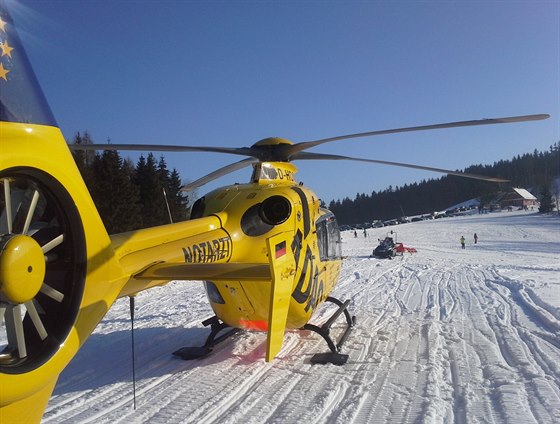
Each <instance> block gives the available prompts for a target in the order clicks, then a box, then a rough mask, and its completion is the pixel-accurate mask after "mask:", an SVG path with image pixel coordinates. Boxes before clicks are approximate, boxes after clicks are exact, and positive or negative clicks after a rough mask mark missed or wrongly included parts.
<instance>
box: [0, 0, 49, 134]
mask: <svg viewBox="0 0 560 424" xmlns="http://www.w3.org/2000/svg"><path fill="white" fill-rule="evenodd" d="M0 121H4V122H21V123H26V124H39V125H49V126H52V127H56V126H57V124H56V121H55V119H54V116H53V114H52V112H51V109H50V108H49V105H48V103H47V100H46V98H45V96H44V94H43V91H42V90H41V87H40V86H39V83H38V82H37V78H36V77H35V73H34V72H33V69H32V68H31V64H30V63H29V59H28V58H27V55H26V53H25V50H24V49H23V46H22V44H21V41H20V39H19V36H18V34H17V32H16V30H15V28H14V24H13V21H12V18H11V16H10V15H9V13H8V11H7V9H6V7H5V2H4V0H0Z"/></svg>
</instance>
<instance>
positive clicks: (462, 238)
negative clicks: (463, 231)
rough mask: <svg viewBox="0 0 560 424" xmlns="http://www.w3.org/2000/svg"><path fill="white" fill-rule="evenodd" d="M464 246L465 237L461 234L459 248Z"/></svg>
mask: <svg viewBox="0 0 560 424" xmlns="http://www.w3.org/2000/svg"><path fill="white" fill-rule="evenodd" d="M464 248H465V237H463V236H461V249H464Z"/></svg>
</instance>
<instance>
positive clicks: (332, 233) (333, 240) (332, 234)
mask: <svg viewBox="0 0 560 424" xmlns="http://www.w3.org/2000/svg"><path fill="white" fill-rule="evenodd" d="M327 231H328V234H329V236H328V239H329V258H331V259H338V258H340V257H341V256H342V247H341V243H340V230H339V229H338V224H337V222H336V219H335V218H332V219H330V220H329V221H327Z"/></svg>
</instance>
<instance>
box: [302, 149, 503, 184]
mask: <svg viewBox="0 0 560 424" xmlns="http://www.w3.org/2000/svg"><path fill="white" fill-rule="evenodd" d="M292 159H293V160H321V159H326V160H352V161H357V162H367V163H378V164H381V165H391V166H400V167H403V168H413V169H422V170H425V171H433V172H440V173H442V174H448V175H456V176H458V177H466V178H474V179H475V180H483V181H490V182H493V183H507V182H509V180H504V179H503V178H495V177H487V176H484V175H477V174H468V173H466V172H459V171H451V170H449V169H442V168H434V167H431V166H422V165H413V164H410V163H401V162H389V161H386V160H377V159H363V158H352V157H349V156H339V155H329V154H323V153H309V152H300V153H297V154H295V155H294V156H293V157H292Z"/></svg>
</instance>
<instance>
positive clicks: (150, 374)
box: [53, 325, 236, 395]
mask: <svg viewBox="0 0 560 424" xmlns="http://www.w3.org/2000/svg"><path fill="white" fill-rule="evenodd" d="M209 334H210V330H209V328H206V327H203V326H202V325H201V326H200V327H194V328H184V327H174V328H169V327H151V328H135V330H134V355H135V361H134V363H135V367H136V381H137V382H138V381H141V380H143V379H150V378H157V377H163V376H165V375H171V374H176V373H180V372H183V371H188V370H190V369H193V368H196V367H200V366H208V365H211V364H212V363H216V362H221V361H224V360H225V359H226V358H230V357H231V356H232V355H231V352H229V351H228V348H229V349H230V350H231V346H232V343H231V338H230V339H227V340H225V341H224V342H223V343H222V344H221V345H220V346H216V347H215V350H214V351H213V352H212V353H211V354H210V355H208V356H206V357H204V358H201V359H195V360H190V361H185V360H182V359H180V358H177V357H175V356H173V354H172V353H173V352H174V351H175V350H177V349H180V348H181V347H184V346H202V345H204V343H205V341H206V338H207V337H208V335H209ZM234 337H236V336H234ZM222 346H223V347H224V349H223V351H224V352H221V350H222V349H220V348H221V347H222ZM222 353H223V354H222ZM126 382H130V383H131V384H132V332H131V330H117V331H113V332H110V333H106V334H92V335H91V336H90V337H89V338H88V340H87V342H86V343H85V344H84V345H83V346H82V348H81V349H80V350H79V351H78V353H77V355H76V356H75V357H74V359H72V361H71V362H70V364H69V365H68V366H67V367H66V368H65V369H64V371H63V372H62V373H61V375H60V378H59V380H58V383H57V385H56V387H55V390H54V392H53V395H62V394H66V393H72V392H76V391H82V390H92V389H96V388H100V387H103V386H107V385H112V384H116V383H126Z"/></svg>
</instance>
